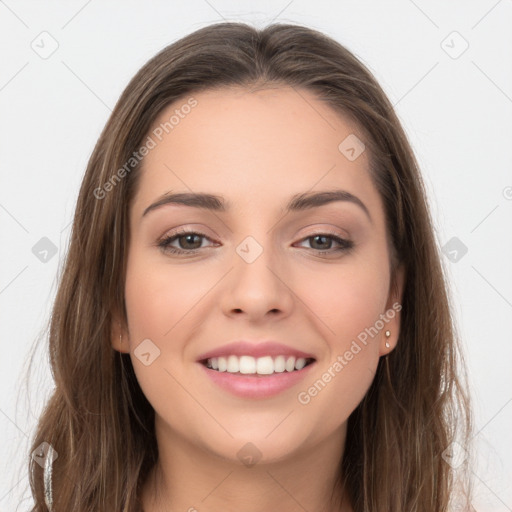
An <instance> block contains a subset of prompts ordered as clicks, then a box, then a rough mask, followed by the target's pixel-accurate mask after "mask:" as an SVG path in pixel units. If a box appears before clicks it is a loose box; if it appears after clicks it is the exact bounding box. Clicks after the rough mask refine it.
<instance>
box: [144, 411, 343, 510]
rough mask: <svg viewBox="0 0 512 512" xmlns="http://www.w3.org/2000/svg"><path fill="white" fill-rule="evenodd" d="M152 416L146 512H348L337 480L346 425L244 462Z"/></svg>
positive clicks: (145, 489)
mask: <svg viewBox="0 0 512 512" xmlns="http://www.w3.org/2000/svg"><path fill="white" fill-rule="evenodd" d="M155 420H156V421H155V430H156V436H157V442H158V447H159V459H158V462H157V464H156V465H155V467H154V468H153V469H152V471H151V473H150V475H149V477H148V479H147V480H146V482H145V484H144V486H143V492H142V503H143V509H144V512H175V511H187V512H202V511H205V510H222V511H225V512H235V511H237V512H238V511H240V510H243V511H244V512H259V511H261V510H279V511H280V512H292V511H297V510H314V511H315V512H352V508H351V507H350V504H349V503H348V498H347V497H346V494H345V493H344V492H343V488H342V487H341V484H340V483H339V482H340V481H341V478H339V477H340V473H339V471H340V461H341V457H342V454H343V449H344V444H345V435H346V424H344V425H343V430H342V431H340V430H337V431H335V432H333V433H332V435H331V436H330V437H329V438H327V439H324V440H323V441H322V442H321V443H319V444H316V445H314V446H312V447H311V448H309V449H303V448H299V449H297V450H296V452H295V453H293V454H290V456H289V457H287V458H286V459H281V460H274V461H269V462H256V464H254V465H251V466H246V465H244V464H242V463H241V462H240V461H238V459H235V460H233V459H229V458H223V457H221V456H219V455H218V454H216V453H213V452H210V451H208V449H205V448H202V447H200V446H198V445H197V444H191V443H190V441H189V440H188V439H185V438H183V437H182V436H180V435H179V434H178V433H176V432H175V431H170V430H169V429H168V428H167V429H166V428H165V426H164V425H163V424H162V422H161V421H159V419H158V417H156V418H155ZM262 460H263V459H262Z"/></svg>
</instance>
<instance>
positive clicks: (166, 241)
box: [157, 230, 354, 255]
mask: <svg viewBox="0 0 512 512" xmlns="http://www.w3.org/2000/svg"><path fill="white" fill-rule="evenodd" d="M185 235H198V236H200V237H202V238H206V239H208V240H210V241H211V239H210V238H209V237H208V236H206V235H205V234H204V233H200V232H197V231H187V230H179V231H177V232H175V233H173V234H172V235H169V236H167V237H165V238H163V239H162V240H160V241H159V242H158V244H157V245H158V247H160V248H161V249H162V251H163V252H166V253H171V254H181V255H184V254H186V255H194V254H197V253H198V252H199V251H200V250H201V249H202V248H199V249H190V250H185V249H177V248H176V247H171V246H170V244H171V242H173V241H174V240H177V239H178V238H181V237H182V236H185ZM316 236H323V237H326V238H330V239H332V240H334V242H336V243H338V244H339V245H340V247H338V248H335V249H328V250H327V251H319V250H315V249H313V248H310V249H311V250H312V251H314V252H315V253H316V254H318V255H323V254H333V253H336V252H349V251H350V250H351V249H353V247H354V242H352V241H351V240H346V239H344V238H340V237H339V236H337V235H336V233H332V232H319V233H313V234H311V235H309V236H307V237H305V238H302V239H301V240H300V241H301V242H304V241H306V240H309V239H310V238H314V237H316Z"/></svg>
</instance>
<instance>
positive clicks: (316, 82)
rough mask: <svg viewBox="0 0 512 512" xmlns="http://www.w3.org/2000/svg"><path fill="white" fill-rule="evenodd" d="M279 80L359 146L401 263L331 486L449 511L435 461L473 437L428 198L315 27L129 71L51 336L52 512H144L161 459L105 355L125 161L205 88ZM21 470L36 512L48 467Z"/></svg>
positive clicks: (184, 43) (375, 501)
mask: <svg viewBox="0 0 512 512" xmlns="http://www.w3.org/2000/svg"><path fill="white" fill-rule="evenodd" d="M280 85H284V86H291V87H293V88H295V89H296V90H297V91H300V90H301V89H302V90H308V91H310V92H313V93H314V94H315V95H316V97H318V98H319V100H321V101H324V102H326V104H327V105H329V106H330V107H331V108H332V109H334V110H335V111H336V112H338V113H339V114H340V115H342V116H346V117H348V118H350V119H351V120H354V121H355V122H356V123H357V125H358V127H359V128H360V129H361V130H362V132H363V133H364V134H365V135H366V140H365V143H367V148H368V151H369V155H370V162H371V165H370V167H371V168H370V171H371V175H372V178H373V180H374V183H375V185H376V187H377V189H378V191H379V193H380V195H381V197H382V199H383V201H384V205H385V213H386V221H387V229H388V236H389V240H390V244H391V246H392V249H393V253H394V258H393V259H392V270H393V274H392V277H393V282H394V278H395V273H394V270H395V269H396V266H397V265H398V264H402V265H403V266H404V267H405V269H406V274H405V288H404V291H403V296H402V302H401V303H402V311H401V327H400V338H399V341H398V345H397V347H396V349H395V350H394V351H393V352H392V353H391V354H389V355H388V356H386V357H381V359H380V361H379V364H378V368H377V372H376V375H375V379H374V381H373V383H372V385H371V387H370V389H369V390H368V392H367V394H366V396H365V397H364V399H363V400H362V402H361V403H360V404H359V406H358V407H357V409H356V410H355V411H354V412H353V413H352V415H351V416H350V418H349V420H348V432H347V439H346V445H345V451H344V454H343V458H342V460H341V461H340V468H339V469H340V471H339V474H340V476H341V475H342V476H343V478H344V481H343V482H342V481H339V485H345V486H346V488H347V489H348V492H349V495H350V501H351V503H352V506H353V508H354V511H355V512H370V511H371V512H375V511H377V510H379V511H382V510H385V511H386V512H392V511H393V512H403V511H407V512H413V511H417V512H421V511H424V512H442V511H446V510H448V504H449V500H450V496H451V495H453V489H454V478H453V477H454V474H455V473H454V470H453V469H452V466H453V464H452V465H450V463H449V457H445V456H444V454H446V453H450V450H451V449H452V447H453V446H455V445H452V442H454V441H457V442H458V443H459V445H461V446H464V447H465V448H466V449H468V443H467V441H468V439H469V435H470V434H469V433H470V429H471V414H470V408H469V401H468V394H467V391H466V384H464V383H465V373H464V372H463V371H462V370H463V368H464V366H463V363H464V361H463V358H462V353H461V351H460V346H459V344H460V342H459V339H458V335H457V333H456V327H455V324H454V322H453V317H452V313H451V304H450V297H449V293H448V288H447V279H446V277H445V275H444V270H443V265H442V262H441V258H440V253H439V249H438V246H437V242H436V238H435V235H434V229H433V224H432V220H431V217H430V214H429V210H428V203H427V198H426V192H425V189H424V185H423V183H422V179H421V176H420V173H419V170H418V164H417V162H416V160H415V157H414V155H413V152H412V150H411V147H410V145H409V143H408V140H407V137H406V135H405V133H404V131H403V129H402V127H401V125H400V122H399V120H398V118H397V116H396V114H395V112H394V110H393V106H392V105H391V103H390V102H389V100H388V99H387V97H386V96H385V94H384V92H383V91H382V89H381V87H380V86H379V85H378V83H377V82H376V80H375V78H374V77H373V76H372V74H371V72H370V71H369V70H368V69H367V68H366V67H365V65H364V64H362V62H360V60H359V59H357V58H356V57H355V56H354V55H353V54H352V53H351V52H350V51H349V50H347V49H346V48H345V47H343V46H342V45H340V44H339V43H337V42H336V41H334V40H332V39H331V38H329V37H327V36H326V35H324V34H322V33H320V32H317V31H315V30H312V29H309V28H306V27H303V26H298V25H291V24H273V25H270V26H268V27H266V28H264V29H262V30H257V29H255V28H253V27H251V26H248V25H246V24H243V23H219V24H214V25H210V26H207V27H205V28H202V29H200V30H197V31H196V32H194V33H192V34H190V35H188V36H186V37H184V38H182V39H180V40H179V41H177V42H175V43H174V44H172V45H170V46H168V47H166V48H165V49H163V50H162V51H161V52H160V53H158V54H157V55H156V56H155V57H153V58H152V59H151V60H150V61H148V62H147V63H146V64H145V65H144V66H143V67H142V69H140V71H139V72H138V73H137V74H136V75H135V76H134V78H133V79H132V80H131V81H130V83H129V84H128V86H127V87H126V89H125V90H124V92H123V93H122V95H121V97H120V99H119V101H118V102H117V104H116V106H115V108H114V110H113V112H112V115H111V116H110V118H109V120H108V122H107V124H106V126H105V128H104V130H103V132H102V133H101V135H100V137H99V140H98V142H97V144H96V146H95V148H94V151H93V153H92V155H91V157H90V160H89V163H88V166H87V169H86V172H85V175H84V178H83V182H82V185H81V188H80V193H79V197H78V201H77V205H76V212H75V216H74V220H73V225H72V233H71V238H70V244H69V248H68V251H67V256H66V259H65V262H64V267H63V273H62V276H61V278H60V282H59V287H58V291H57V295H56V298H55V303H54V307H53V312H52V316H51V322H50V327H49V333H48V337H49V354H50V364H51V369H52V373H53V377H54V380H55V389H54V391H53V394H52V396H51V397H50V399H49V400H48V402H47V404H46V406H45V408H44V411H43V413H42V415H41V417H40V419H39V423H38V426H37V431H36V433H35V437H34V439H33V442H32V446H31V450H35V449H36V447H38V446H40V445H41V443H43V442H47V443H49V444H51V446H52V447H53V448H54V449H55V450H56V452H57V453H58V458H57V459H55V461H54V463H53V482H52V485H53V510H54V511H55V512H64V511H66V512H68V511H73V512H114V511H120V512H136V511H138V510H140V490H141V485H142V484H143V482H144V480H145V478H146V477H147V475H148V472H149V470H150V469H151V468H152V467H153V465H154V464H155V462H156V460H157V457H158V450H157V445H156V440H155V435H154V411H153V409H152V407H151V405H150V404H149V402H148V401H147V399H146V398H145V396H144V394H143V393H142V391H141V389H140V387H139V385H138V382H137V379H136V378H135V374H134V371H133V367H132V364H131V360H130V356H129V354H122V353H120V352H117V351H115V350H113V348H112V346H111V332H112V322H113V319H114V318H117V317H116V316H115V314H116V313H117V314H119V315H120V318H121V319H122V321H123V322H124V323H125V324H126V320H127V319H126V311H125V307H124V282H125V271H126V264H125V263H126V257H127V254H126V248H127V247H128V246H129V243H128V242H129V239H130V232H129V223H128V219H129V211H130V206H131V204H132V199H133V197H134V195H135V193H136V190H137V186H138V180H139V177H140V165H138V164H137V165H133V168H131V167H129V168H127V167H126V163H127V162H129V161H130V158H133V154H134V152H136V151H137V150H138V148H139V147H140V146H141V145H142V144H143V143H144V140H145V138H146V137H147V135H148V133H149V130H150V128H151V126H152V123H153V122H154V120H155V118H156V117H157V116H158V114H159V113H160V112H161V111H162V110H163V109H164V108H165V107H166V106H168V105H169V104H170V103H172V102H175V101H177V100H183V101H184V102H185V101H186V100H187V99H188V98H190V97H191V96H192V95H193V93H196V92H199V91H203V90H211V89H214V88H221V87H240V88H245V89H246V90H255V89H258V88H265V87H269V86H280ZM132 163H133V162H132ZM123 166H125V171H126V172H124V173H122V172H121V173H120V172H119V169H121V168H123ZM107 183H110V184H111V185H110V186H108V185H106V184H107ZM456 427H457V428H456ZM468 460H469V459H468ZM447 461H448V462H447ZM29 464H30V486H31V491H32V494H33V497H34V501H35V505H34V508H33V509H32V512H43V511H45V510H47V508H46V506H45V504H44V495H43V492H44V488H43V469H42V467H41V466H40V465H39V464H37V463H35V462H34V460H33V459H32V458H31V459H30V463H29ZM465 464H467V460H466V463H465ZM461 467H464V464H462V466H461ZM465 487H467V489H466V492H467V491H469V487H470V486H469V485H467V486H465Z"/></svg>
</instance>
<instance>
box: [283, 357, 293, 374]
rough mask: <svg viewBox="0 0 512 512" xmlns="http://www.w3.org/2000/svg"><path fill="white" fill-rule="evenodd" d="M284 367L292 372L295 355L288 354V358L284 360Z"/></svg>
mask: <svg viewBox="0 0 512 512" xmlns="http://www.w3.org/2000/svg"><path fill="white" fill-rule="evenodd" d="M284 368H285V370H286V371H287V372H293V370H294V369H295V357H293V356H289V357H288V359H287V360H286V363H285V365H284Z"/></svg>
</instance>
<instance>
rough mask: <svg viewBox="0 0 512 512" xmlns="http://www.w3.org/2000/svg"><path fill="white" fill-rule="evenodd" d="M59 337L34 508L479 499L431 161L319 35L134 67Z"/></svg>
mask: <svg viewBox="0 0 512 512" xmlns="http://www.w3.org/2000/svg"><path fill="white" fill-rule="evenodd" d="M49 338H50V353H51V364H52V369H53V372H54V377H55V384H56V388H55V391H54V393H53V396H52V397H51V399H50V400H49V403H48V404H47V406H46V408H45V411H44V413H43V415H42V417H41V418H40V421H39V425H38V429H37V432H36V436H35V439H34V442H33V445H32V451H33V453H39V457H38V456H37V455H36V456H34V457H33V459H32V462H31V488H32V492H33V495H34V499H35V506H34V508H33V512H36V511H37V512H39V511H43V510H46V507H48V508H49V509H50V510H53V511H55V512H60V511H63V510H66V511H69V510H73V511H75V512H85V511H95V512H97V511H105V512H106V511H109V512H110V511H113V510H117V511H122V512H128V511H139V510H144V512H160V511H173V512H174V511H175V510H190V511H193V510H198V511H202V510H235V509H236V510H244V511H245V512H248V511H256V510H275V509H277V508H278V507H279V510H281V511H289V510H290V511H291V510H309V511H326V512H327V511H329V512H332V511H337V512H339V511H342V512H349V511H354V512H359V511H361V512H362V511H365V512H366V511H368V512H369V511H377V510H379V511H404V510H407V511H425V512H426V511H429V512H434V511H435V512H440V511H445V510H448V506H449V503H450V500H451V501H452V502H454V498H457V499H459V497H460V496H459V494H460V493H457V494H456V489H455V477H456V476H457V475H458V474H459V471H458V472H456V471H455V470H456V469H457V470H461V469H462V470H464V468H466V466H467V462H468V456H467V452H466V451H464V450H466V449H467V440H468V439H469V437H468V436H469V431H470V413H469V403H468V397H467V393H466V391H465V388H464V386H463V385H462V384H461V377H460V376H459V374H461V375H463V373H460V372H461V369H460V368H458V364H459V362H462V361H459V357H458V355H459V351H458V341H457V337H456V334H455V329H454V326H453V322H452V316H451V312H450V306H449V299H448V294H447V286H446V283H445V279H444V277H443V271H442V266H441V263H440V257H439V253H438V249H437V245H436V241H435V237H434V234H433V227H432V222H431V219H430V215H429V211H428V207H427V202H426V197H425V191H424V188H423V184H422V181H421V177H420V174H419V171H418V166H417V163H416V161H415V158H414V155H413V153H412V150H411V148H410V146H409V144H408V141H407V138H406V136H405V134H404V132H403V129H402V128H401V126H400V123H399V121H398V119H397V117H396V115H395V113H394V111H393V108H392V106H391V104H390V102H389V100H388V99H387V98H386V96H385V95H384V93H383V91H382V89H381V88H380V86H379V85H378V84H377V83H376V81H375V79H374V78H373V76H372V75H371V73H370V72H369V71H368V70H367V69H366V68H365V66H364V65H363V64H362V63H361V62H359V61H358V60H357V59H356V57H355V56H353V55H352V54H351V53H350V52H349V51H348V50H347V49H345V48H344V47H343V46H341V45H340V44H338V43H337V42H335V41H333V40H332V39H330V38H328V37H326V36H325V35H323V34H321V33H319V32H316V31H314V30H311V29H308V28H305V27H301V26H293V25H272V26H269V27H267V28H265V29H263V30H256V29H254V28H252V27H250V26H247V25H244V24H238V23H220V24H216V25H211V26H209V27H205V28H203V29H200V30H198V31H196V32H194V33H192V34H190V35H188V36H187V37H184V38H183V39H181V40H180V41H178V42H176V43H174V44H172V45H170V46H169V47H167V48H165V49H164V50H163V51H161V52H160V53H159V54H158V55H157V56H155V57H154V58H153V59H151V60H150V61H149V62H148V63H147V64H146V65H145V66H144V67H143V68H142V69H141V70H140V71H139V72H138V73H137V74H136V76H135V77H134V78H133V79H132V81H131V82H130V83H129V84H128V86H127V88H126V89H125V91H124V92H123V94H122V95H121V98H120V99H119V101H118V103H117V105H116V107H115V109H114V111H113V113H112V115H111V117H110V119H109V121H108V122H107V125H106V126H105V129H104V131H103V133H102V134H101V136H100V139H99V141H98V143H97V145H96V147H95V149H94V152H93V154H92V156H91V159H90V162H89V165H88V168H87V171H86V174H85V176H84V179H83V183H82V187H81V190H80V194H79V198H78V203H77V207H76V214H75V219H74V222H73V230H72V236H71V243H70V247H69V252H68V255H67V260H66V263H65V270H64V272H63V275H62V280H61V283H60V287H59V290H58V294H57V297H56V301H55V305H54V311H53V315H52V321H51V326H50V336H49ZM456 427H457V428H456ZM458 446H462V447H463V452H462V457H460V456H458V460H457V463H456V464H455V463H454V461H453V456H452V455H453V450H454V447H458ZM450 456H452V457H451V458H450ZM42 460H43V461H44V463H41V461H42ZM461 474H462V476H464V473H461ZM457 478H458V477H457ZM463 483H464V482H463ZM465 487H467V486H465V485H463V486H462V487H461V488H462V491H461V496H462V497H463V498H464V497H465V496H466V495H467V493H468V489H466V488H465ZM467 499H468V500H469V498H467ZM468 502H469V501H468ZM460 506H461V502H459V501H458V502H457V507H460ZM459 509H460V508H459Z"/></svg>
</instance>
